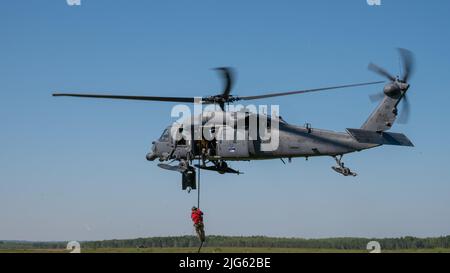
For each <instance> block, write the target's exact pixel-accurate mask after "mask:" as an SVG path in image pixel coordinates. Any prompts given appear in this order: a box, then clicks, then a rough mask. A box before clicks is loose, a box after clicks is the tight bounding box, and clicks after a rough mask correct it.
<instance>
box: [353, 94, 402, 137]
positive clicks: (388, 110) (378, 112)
mask: <svg viewBox="0 0 450 273" xmlns="http://www.w3.org/2000/svg"><path fill="white" fill-rule="evenodd" d="M401 99H402V96H399V97H391V96H387V95H385V96H384V98H383V100H382V101H381V102H380V104H379V105H378V106H377V108H376V109H375V110H374V111H373V112H372V114H371V115H370V116H369V118H368V119H367V120H366V122H365V123H364V124H363V125H362V126H361V129H362V130H367V131H375V132H383V131H387V130H389V129H391V127H392V125H393V124H394V122H395V119H396V118H397V105H398V103H399V102H400V100H401Z"/></svg>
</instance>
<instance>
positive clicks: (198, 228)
mask: <svg viewBox="0 0 450 273" xmlns="http://www.w3.org/2000/svg"><path fill="white" fill-rule="evenodd" d="M191 219H192V222H194V227H195V232H196V233H197V236H198V238H199V239H200V242H201V243H202V244H203V242H204V241H205V226H204V224H203V212H202V211H201V210H200V209H199V208H197V207H195V206H194V207H192V212H191Z"/></svg>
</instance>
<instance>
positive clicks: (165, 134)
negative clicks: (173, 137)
mask: <svg viewBox="0 0 450 273" xmlns="http://www.w3.org/2000/svg"><path fill="white" fill-rule="evenodd" d="M159 141H162V142H167V141H169V129H168V128H167V129H165V130H164V132H163V133H162V135H161V137H160V138H159Z"/></svg>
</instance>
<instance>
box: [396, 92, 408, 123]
mask: <svg viewBox="0 0 450 273" xmlns="http://www.w3.org/2000/svg"><path fill="white" fill-rule="evenodd" d="M410 112H411V106H410V104H409V100H408V96H406V94H405V95H404V96H403V106H402V111H401V112H400V116H399V117H398V122H399V123H401V124H406V123H408V120H409V115H410Z"/></svg>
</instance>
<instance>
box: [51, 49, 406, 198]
mask: <svg viewBox="0 0 450 273" xmlns="http://www.w3.org/2000/svg"><path fill="white" fill-rule="evenodd" d="M398 51H399V54H400V58H401V60H402V64H403V66H402V70H403V73H402V74H403V75H402V76H401V77H398V76H397V77H394V76H392V75H391V74H390V73H389V72H387V71H386V70H385V69H383V68H381V67H379V66H377V65H375V64H373V63H370V64H369V67H368V68H369V69H370V70H372V71H374V72H376V73H377V74H379V75H381V76H383V77H385V78H387V79H388V80H389V82H387V83H386V84H385V86H384V89H383V92H381V93H380V94H377V95H374V96H371V97H370V98H371V100H378V99H379V100H381V102H380V103H379V104H378V106H377V107H376V109H375V110H374V111H373V112H372V113H371V115H370V116H369V117H368V119H367V120H366V121H365V122H364V123H363V125H362V126H361V127H360V128H347V129H346V132H334V131H329V130H323V129H316V128H312V127H311V126H310V124H306V125H305V126H298V125H293V124H289V123H287V122H286V121H285V120H283V119H282V117H280V116H276V115H275V116H273V115H268V114H264V113H259V114H258V113H252V112H250V111H226V110H227V109H226V107H225V106H229V104H230V103H235V102H238V101H251V100H258V99H264V98H271V97H278V96H288V95H295V94H305V93H312V92H321V91H325V90H335V89H340V88H350V87H357V86H367V85H373V84H381V83H385V81H376V82H366V83H357V84H349V85H339V86H331V87H323V88H315V89H306V90H297V91H289V92H277V93H268V94H263V95H255V96H233V95H231V90H232V87H233V84H234V76H233V75H234V73H233V70H232V69H231V68H227V67H221V68H217V70H218V71H219V72H220V74H221V75H222V78H223V81H224V88H223V91H222V93H220V94H218V95H214V96H206V97H202V98H194V97H155V96H127V95H99V94H74V93H55V94H53V96H71V97H82V98H102V99H123V100H143V101H163V102H178V103H203V104H207V105H208V104H211V105H215V106H219V107H218V108H217V107H216V108H215V110H214V111H208V112H203V113H202V114H200V115H199V116H194V115H193V116H192V117H190V118H188V119H187V120H185V121H182V122H175V123H173V124H172V125H170V126H168V127H167V128H166V129H165V130H164V132H163V133H162V135H161V137H160V138H159V139H158V140H155V141H153V142H152V144H153V146H152V149H151V151H150V152H149V153H148V154H147V156H146V158H147V160H149V161H154V160H156V159H158V160H159V161H160V162H161V163H159V164H158V166H159V167H161V168H163V169H166V170H170V171H177V172H180V173H181V174H182V189H183V190H186V189H187V190H191V189H196V169H195V167H197V168H199V169H203V170H208V171H215V172H218V173H220V174H225V173H231V174H241V172H240V171H238V170H235V169H233V168H231V167H229V166H228V163H227V162H229V161H250V160H264V159H281V160H282V161H283V163H284V160H283V159H288V160H289V162H291V159H292V158H297V157H305V158H306V159H308V158H309V157H315V156H330V157H333V158H334V159H335V161H336V166H332V169H333V170H334V171H336V172H337V173H339V174H341V175H344V176H356V175H357V174H356V173H355V172H353V171H352V170H350V168H348V167H346V166H345V165H344V162H343V161H342V157H343V155H345V154H348V153H353V152H357V151H362V150H366V149H370V148H374V147H378V146H381V145H400V146H414V145H413V144H412V143H411V141H410V140H409V139H408V137H406V136H405V135H404V134H400V133H392V132H387V131H388V130H389V129H391V127H392V126H393V124H394V122H395V120H396V118H397V115H398V105H399V103H400V102H401V101H403V102H404V103H405V104H404V107H403V112H402V113H401V115H400V119H399V121H402V122H406V120H407V117H408V115H409V108H410V107H409V103H408V100H407V97H406V93H407V91H408V89H409V87H410V85H409V83H408V80H409V78H410V76H411V74H412V72H413V68H414V58H413V54H412V53H411V52H410V51H409V50H406V49H401V48H400V49H398ZM251 120H257V122H256V127H258V130H256V131H257V132H256V135H254V136H253V138H249V137H248V136H249V131H250V121H251ZM261 121H263V122H262V123H265V127H266V128H265V129H266V130H267V131H270V132H271V133H273V132H276V135H277V137H278V140H279V141H278V145H277V146H276V147H275V148H273V149H271V150H270V149H269V150H267V149H262V147H263V145H264V144H267V139H263V138H262V135H260V130H259V128H261V127H262V123H261ZM237 124H243V129H242V130H241V131H238V130H237ZM275 124H276V126H274V125H275ZM189 128H191V129H192V130H189ZM233 129H235V130H234V133H233V136H234V137H232V138H231V139H224V138H220V137H218V136H221V135H224V134H226V133H228V132H230V131H233ZM236 131H237V133H236ZM199 132H200V133H199ZM205 132H206V133H205ZM194 134H197V135H200V137H197V138H195V137H193V135H194ZM239 134H241V135H242V134H243V135H244V136H246V137H244V138H240V139H239V138H238V137H237V135H239ZM206 135H208V137H206ZM186 136H188V137H186ZM189 136H190V137H189ZM196 159H197V160H198V164H193V161H194V160H196ZM175 161H176V162H178V163H176V164H175V165H172V164H171V163H173V162H175Z"/></svg>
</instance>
